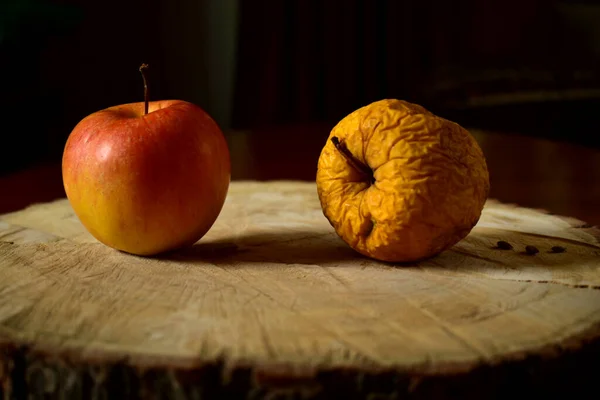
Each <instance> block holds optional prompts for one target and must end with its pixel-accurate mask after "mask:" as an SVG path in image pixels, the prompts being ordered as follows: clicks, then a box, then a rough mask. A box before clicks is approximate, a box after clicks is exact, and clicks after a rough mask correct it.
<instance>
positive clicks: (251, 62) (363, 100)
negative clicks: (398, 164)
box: [232, 0, 600, 129]
mask: <svg viewBox="0 0 600 400" xmlns="http://www.w3.org/2000/svg"><path fill="white" fill-rule="evenodd" d="M568 3H572V1H566V0H563V1H559V0H555V1H552V0H551V1H546V0H490V1H479V0H463V1H447V0H446V1H438V0H393V1H392V0H390V1H369V0H345V1H334V0H314V1H313V0H283V1H282V0H252V1H240V2H239V7H240V8H239V10H240V25H239V40H238V52H237V77H236V85H235V87H236V89H235V95H234V99H235V100H234V110H233V118H232V120H233V121H232V125H233V127H234V128H241V129H246V128H250V129H251V128H255V127H258V126H264V125H277V124H282V123H302V122H312V121H337V120H339V118H341V117H343V116H344V115H345V114H347V113H348V112H350V111H352V110H354V109H356V108H357V107H360V106H362V105H365V104H368V103H369V102H371V101H374V100H378V99H381V98H386V97H396V98H402V99H406V100H409V101H414V102H417V103H421V104H423V105H424V106H426V107H428V108H430V109H431V110H432V111H437V112H450V111H448V110H451V109H453V108H468V107H471V106H473V105H475V106H478V104H483V103H486V102H487V103H490V104H492V103H493V102H494V101H498V102H499V101H505V100H504V98H505V97H506V96H505V97H502V96H504V95H506V94H507V95H508V97H507V98H508V102H511V101H513V100H514V102H515V103H518V102H519V101H522V100H520V99H522V98H523V96H521V97H519V94H520V93H523V92H536V93H537V92H544V91H563V90H571V89H577V88H590V87H594V85H596V87H599V88H600V85H599V80H598V74H597V70H596V68H597V66H598V59H597V57H595V58H594V57H593V56H592V54H593V52H594V50H593V49H592V47H591V46H592V45H593V44H592V43H591V42H590V37H589V36H588V37H586V36H585V34H584V33H583V31H584V29H583V27H582V29H574V28H573V26H567V25H568V24H567V23H566V21H568V18H567V17H568V15H569V13H570V12H571V11H569V10H570V8H569V7H571V8H573V5H570V4H568ZM571 25H573V24H571ZM586 29H588V30H593V26H589V27H587V28H586ZM581 71H584V73H582V72H581ZM582 77H587V78H582ZM498 93H500V94H502V96H500V97H498V96H495V97H494V95H495V94H498ZM513 95H514V96H513ZM511 96H513V97H511ZM513 98H514V99H513ZM540 101H541V102H544V101H546V99H544V98H542V99H541V100H540ZM447 115H450V114H447ZM501 117H502V115H501V112H499V118H498V119H499V120H502V119H503V118H501ZM457 118H458V116H457ZM486 118H487V117H486ZM568 119H571V118H570V117H569V118H567V120H568Z"/></svg>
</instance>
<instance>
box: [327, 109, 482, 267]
mask: <svg viewBox="0 0 600 400" xmlns="http://www.w3.org/2000/svg"><path fill="white" fill-rule="evenodd" d="M316 181H317V190H318V195H319V199H320V202H321V207H322V209H323V213H324V215H325V217H326V218H327V219H328V220H329V222H330V223H331V225H332V226H333V227H334V229H335V231H336V232H337V234H338V235H339V236H340V237H341V238H342V239H343V240H344V241H345V242H346V243H347V244H348V245H349V246H351V247H352V248H353V249H355V250H356V251H358V252H359V253H361V254H363V255H366V256H368V257H371V258H374V259H379V260H383V261H393V262H408V261H416V260H420V259H424V258H429V257H432V256H434V255H436V254H439V253H440V252H442V251H444V250H445V249H448V248H449V247H451V246H453V245H454V244H456V243H457V242H458V241H460V240H461V239H463V238H464V237H465V236H467V235H468V234H469V232H470V231H471V230H472V228H473V227H474V226H475V224H476V223H477V222H478V220H479V218H480V215H481V212H482V209H483V207H484V204H485V201H486V199H487V197H488V193H489V187H490V184H489V174H488V169H487V165H486V161H485V157H484V154H483V152H482V150H481V148H480V147H479V145H478V144H477V142H476V141H475V139H474V138H473V136H472V135H471V134H470V133H469V132H468V131H467V130H466V129H464V128H463V127H461V126H460V125H458V124H456V123H454V122H452V121H449V120H446V119H444V118H440V117H438V116H435V115H434V114H432V113H430V112H429V111H427V110H426V109H425V108H423V107H421V106H419V105H417V104H412V103H409V102H406V101H401V100H395V99H386V100H381V101H376V102H374V103H372V104H369V105H367V106H365V107H362V108H360V109H358V110H356V111H354V112H352V113H350V114H349V115H348V116H346V117H345V118H343V119H342V120H341V121H340V122H339V123H338V124H337V125H336V126H335V127H334V128H333V130H332V131H331V133H330V135H329V138H328V140H327V143H326V144H325V146H324V147H323V149H322V151H321V154H320V157H319V161H318V170H317V177H316Z"/></svg>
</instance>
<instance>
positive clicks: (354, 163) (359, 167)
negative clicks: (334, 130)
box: [331, 136, 375, 183]
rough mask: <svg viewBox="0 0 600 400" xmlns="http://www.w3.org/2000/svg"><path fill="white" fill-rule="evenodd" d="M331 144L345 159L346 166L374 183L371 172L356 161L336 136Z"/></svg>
mask: <svg viewBox="0 0 600 400" xmlns="http://www.w3.org/2000/svg"><path fill="white" fill-rule="evenodd" d="M331 142H332V143H333V145H334V146H335V148H336V149H337V151H339V152H340V154H341V155H342V156H343V157H344V158H345V159H346V161H347V162H348V164H350V165H351V166H352V167H353V168H354V169H355V170H357V171H358V172H360V173H361V174H363V175H364V176H365V177H367V178H369V182H371V183H375V177H374V176H373V170H372V169H371V168H369V167H368V166H367V165H365V164H364V163H363V162H361V161H360V160H358V159H357V158H356V157H354V155H353V154H352V153H351V152H350V150H348V147H346V143H344V142H343V141H340V139H338V137H337V136H333V137H332V138H331Z"/></svg>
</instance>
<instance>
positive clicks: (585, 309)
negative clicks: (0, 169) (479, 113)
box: [0, 182, 600, 399]
mask: <svg viewBox="0 0 600 400" xmlns="http://www.w3.org/2000/svg"><path fill="white" fill-rule="evenodd" d="M499 240H505V241H507V242H509V243H510V244H511V245H512V246H513V249H512V250H502V249H498V248H496V243H497V241H499ZM526 245H533V246H536V247H537V248H538V249H539V253H537V254H535V255H528V254H526V253H525V252H524V251H525V246H526ZM553 246H562V247H564V248H565V249H566V251H564V252H561V253H556V252H552V251H551V248H552V247H553ZM596 289H600V231H599V230H598V229H597V228H595V227H590V226H587V225H585V224H583V223H582V222H580V221H576V220H573V219H570V218H565V217H559V216H552V215H548V214H547V213H544V212H543V211H537V210H531V209H524V208H519V207H516V206H513V205H506V204H500V203H498V202H496V201H493V200H490V201H489V202H488V203H487V205H486V208H485V209H484V213H483V217H482V219H481V221H480V222H479V224H478V225H477V227H476V228H475V229H474V230H473V232H472V233H471V235H469V236H468V237H467V238H466V239H465V240H463V241H462V242H460V243H459V244H457V245H456V246H455V247H454V248H453V249H451V250H449V251H447V252H445V253H443V254H441V255H439V256H438V257H436V258H434V259H431V260H428V261H425V262H421V263H415V264H407V265H393V264H387V263H381V262H376V261H373V260H369V259H366V258H364V257H362V256H360V255H358V254H357V253H355V252H354V251H352V250H351V249H349V248H348V247H347V246H346V245H345V244H344V243H343V242H342V241H341V240H340V239H339V238H338V237H337V236H336V235H335V233H334V232H333V229H332V228H331V226H330V225H329V223H328V222H327V220H326V219H325V218H324V217H323V214H322V212H321V209H320V207H319V203H318V199H317V196H316V189H315V187H314V184H312V183H300V182H269V183H258V182H233V183H232V185H231V189H230V193H229V196H228V199H227V202H226V205H225V208H224V209H223V212H222V213H221V215H220V217H219V219H218V221H217V223H216V224H215V226H214V227H213V228H212V229H211V231H210V232H209V233H208V235H207V236H206V237H205V238H203V239H202V240H201V241H200V242H198V243H197V244H196V245H195V246H193V247H192V248H189V249H186V250H184V251H179V252H175V253H172V254H169V255H166V256H163V257H160V258H155V259H151V258H141V257H135V256H131V255H127V254H123V253H120V252H117V251H114V250H112V249H110V248H107V247H106V246H104V245H102V244H99V243H97V242H96V241H95V240H94V239H93V238H92V237H91V236H90V235H89V234H88V233H87V232H86V231H85V230H84V229H83V228H82V226H81V225H80V223H79V222H78V220H77V218H76V217H75V216H74V215H73V212H72V210H71V208H70V206H69V204H68V202H67V201H66V200H60V201H56V202H52V203H48V204H40V205H35V206H32V207H30V208H27V209H25V210H23V211H19V212H16V213H12V214H6V215H3V216H0V398H2V397H4V398H7V399H8V398H19V399H20V398H109V399H117V398H127V399H131V398H173V399H187V398H189V399H199V398H207V396H208V397H209V398H225V396H229V397H227V398H257V399H258V398H294V399H296V398H311V399H320V398H344V399H355V398H356V399H359V398H360V399H362V398H371V399H383V398H389V399H394V398H400V397H401V396H408V397H410V398H432V397H439V398H443V397H456V396H459V397H461V398H465V397H471V396H472V397H473V398H481V397H485V398H504V397H506V396H512V395H513V394H514V393H521V392H525V393H530V394H535V395H537V396H539V395H544V394H551V395H556V394H558V393H563V394H575V393H578V392H579V391H580V390H583V389H586V388H592V387H593V386H592V385H593V384H594V382H595V381H596V380H597V379H598V378H600V375H599V372H598V370H599V368H598V359H599V357H600V290H596ZM369 396H370V397H369ZM589 396H592V395H591V394H590V395H589ZM584 397H586V396H584ZM592 397H593V396H592Z"/></svg>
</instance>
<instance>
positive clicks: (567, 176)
mask: <svg viewBox="0 0 600 400" xmlns="http://www.w3.org/2000/svg"><path fill="white" fill-rule="evenodd" d="M331 127H332V126H331V125H330V124H312V125H294V126H280V127H272V128H264V129H257V130H254V131H230V132H226V137H227V140H228V143H229V146H230V151H231V161H232V180H246V179H255V180H280V179H281V180H287V179H290V180H304V181H312V180H314V179H315V175H316V164H317V159H318V157H319V153H320V150H321V148H322V147H323V145H324V144H325V141H326V140H327V135H328V133H329V131H330V129H331ZM470 131H471V132H472V134H473V135H474V136H475V138H476V139H477V141H478V142H479V143H480V145H481V147H482V148H483V151H484V153H485V155H486V158H487V161H488V168H489V170H490V180H491V192H490V197H491V198H494V199H498V200H500V201H503V202H508V203H515V204H518V205H521V206H525V207H533V208H540V209H544V210H547V211H549V212H551V213H554V214H560V215H566V216H571V217H575V218H578V219H580V220H582V221H584V222H586V223H588V224H591V225H600V184H598V182H600V150H598V149H593V148H586V147H582V146H578V145H574V144H570V143H562V142H554V141H550V140H544V139H539V138H533V137H527V136H523V135H517V134H509V133H503V132H491V131H480V130H470ZM0 188H1V192H2V195H1V196H0V214H2V213H6V212H11V211H15V210H19V209H22V208H23V207H26V206H27V205H29V204H31V203H37V202H45V201H50V200H53V199H56V198H59V197H64V190H63V187H62V177H61V167H60V161H59V160H57V161H55V162H49V163H45V164H41V165H36V166H33V167H30V168H28V169H26V170H22V171H19V172H17V173H13V174H10V175H6V176H0Z"/></svg>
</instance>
